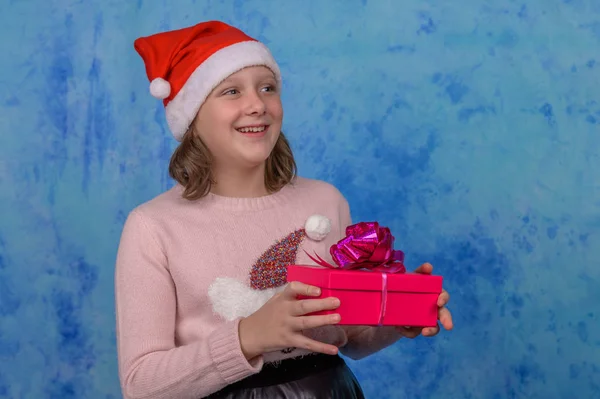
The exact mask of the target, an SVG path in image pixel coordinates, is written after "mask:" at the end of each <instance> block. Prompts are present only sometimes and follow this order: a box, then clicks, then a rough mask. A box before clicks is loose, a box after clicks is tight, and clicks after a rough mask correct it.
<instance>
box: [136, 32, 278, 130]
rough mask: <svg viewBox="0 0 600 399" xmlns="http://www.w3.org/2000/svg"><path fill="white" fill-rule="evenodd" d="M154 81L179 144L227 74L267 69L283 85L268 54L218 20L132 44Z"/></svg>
mask: <svg viewBox="0 0 600 399" xmlns="http://www.w3.org/2000/svg"><path fill="white" fill-rule="evenodd" d="M134 47H135V50H136V51H137V52H138V54H139V55H140V56H141V57H142V59H143V61H144V64H145V66H146V74H147V75H148V79H149V80H150V93H151V94H152V95H153V96H154V97H156V98H159V99H162V100H163V104H164V106H165V112H166V119H167V123H168V125H169V129H170V130H171V133H172V134H173V136H174V137H175V139H176V140H178V141H181V139H182V138H183V135H184V134H185V132H186V131H187V129H188V128H189V126H190V124H191V123H192V121H193V120H194V118H195V117H196V114H197V113H198V110H199V109H200V106H201V105H202V103H204V101H205V100H206V97H207V96H208V95H209V94H210V93H211V91H212V90H213V89H214V88H215V87H216V86H218V85H219V83H221V82H222V81H223V80H224V79H226V78H227V77H228V76H229V75H231V74H233V73H235V72H237V71H239V70H241V69H243V68H246V67H250V66H258V65H262V66H266V67H268V68H269V69H271V71H273V74H274V75H275V78H276V79H277V81H278V83H279V85H281V72H280V70H279V67H278V65H277V63H276V62H275V60H274V58H273V56H272V54H271V52H270V51H269V49H268V48H267V47H266V46H265V45H264V44H263V43H260V42H259V41H258V40H256V39H253V38H251V37H250V36H248V35H246V34H245V33H244V32H242V31H241V30H239V29H236V28H234V27H232V26H230V25H227V24H225V23H223V22H219V21H209V22H202V23H199V24H197V25H194V26H190V27H188V28H183V29H178V30H172V31H168V32H162V33H157V34H154V35H151V36H147V37H141V38H139V39H137V40H135V42H134Z"/></svg>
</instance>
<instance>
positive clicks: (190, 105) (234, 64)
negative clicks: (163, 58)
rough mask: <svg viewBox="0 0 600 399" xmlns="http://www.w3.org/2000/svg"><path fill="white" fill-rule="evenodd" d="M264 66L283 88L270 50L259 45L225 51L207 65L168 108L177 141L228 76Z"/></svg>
mask: <svg viewBox="0 0 600 399" xmlns="http://www.w3.org/2000/svg"><path fill="white" fill-rule="evenodd" d="M257 65H264V66H266V67H268V68H269V69H271V70H272V71H273V73H274V74H275V77H276V79H277V83H278V85H279V86H281V72H280V70H279V66H278V65H277V63H276V62H275V59H274V58H273V56H272V55H271V52H270V51H269V49H268V48H267V47H266V46H265V45H264V44H262V43H260V42H255V41H246V42H240V43H236V44H232V45H231V46H228V47H225V48H223V49H221V50H219V51H217V52H216V53H214V54H213V55H211V56H210V57H209V58H208V59H207V60H206V61H204V62H203V63H202V64H201V65H200V66H199V67H198V68H196V70H195V71H194V72H193V73H192V74H191V75H190V77H189V78H188V80H187V81H186V83H185V84H184V85H183V87H182V88H181V90H179V93H177V95H176V96H175V98H173V100H171V101H170V102H169V103H168V104H167V107H166V118H167V123H168V124H169V129H171V133H172V134H173V136H174V137H175V139H176V140H177V141H181V140H182V139H183V135H184V134H185V132H186V131H187V130H188V128H189V126H190V124H191V123H192V121H193V120H194V118H195V117H196V114H197V113H198V110H199V109H200V106H201V105H202V103H204V101H205V100H206V97H208V95H209V94H210V93H211V92H212V90H213V89H214V88H215V87H216V86H218V85H219V84H220V83H221V82H222V81H223V80H225V79H226V78H227V77H228V76H229V75H231V74H233V73H235V72H238V71H240V70H242V69H244V68H246V67H249V66H257Z"/></svg>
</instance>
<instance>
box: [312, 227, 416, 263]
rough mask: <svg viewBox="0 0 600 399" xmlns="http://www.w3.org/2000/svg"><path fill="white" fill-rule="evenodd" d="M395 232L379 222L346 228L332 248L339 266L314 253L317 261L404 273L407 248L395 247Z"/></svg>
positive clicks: (332, 254)
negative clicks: (393, 233) (344, 234)
mask: <svg viewBox="0 0 600 399" xmlns="http://www.w3.org/2000/svg"><path fill="white" fill-rule="evenodd" d="M394 240H395V238H394V236H393V235H392V234H391V232H390V229H389V228H387V227H380V226H379V223H377V222H361V223H357V224H353V225H351V226H348V227H347V228H346V237H344V238H343V239H341V240H340V241H338V243H337V244H335V245H332V246H331V248H330V249H329V252H330V254H331V258H332V259H333V261H334V262H335V263H336V264H337V266H334V265H331V264H329V263H328V262H326V261H325V260H323V259H322V258H321V257H319V256H318V255H317V254H315V256H314V257H313V256H311V255H310V254H308V253H306V251H304V252H305V253H306V254H307V255H308V256H309V257H310V258H311V259H312V260H313V261H314V262H315V263H317V264H319V265H321V266H324V267H328V268H333V269H340V270H357V269H364V270H369V271H374V272H382V273H404V272H406V268H405V267H404V263H403V262H404V252H402V251H398V250H394V249H393V246H394Z"/></svg>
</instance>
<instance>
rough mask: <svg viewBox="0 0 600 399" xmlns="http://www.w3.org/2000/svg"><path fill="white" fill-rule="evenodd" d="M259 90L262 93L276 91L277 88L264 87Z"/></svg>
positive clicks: (271, 86)
mask: <svg viewBox="0 0 600 399" xmlns="http://www.w3.org/2000/svg"><path fill="white" fill-rule="evenodd" d="M261 90H262V91H277V88H276V87H275V86H274V85H266V86H265V87H263V88H262V89H261Z"/></svg>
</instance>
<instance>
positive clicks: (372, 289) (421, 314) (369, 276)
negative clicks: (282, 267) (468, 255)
mask: <svg viewBox="0 0 600 399" xmlns="http://www.w3.org/2000/svg"><path fill="white" fill-rule="evenodd" d="M287 280H288V282H291V281H299V282H301V283H304V284H309V285H313V286H316V287H319V288H320V289H321V295H320V298H326V297H336V298H339V300H340V303H341V304H340V307H339V308H337V309H335V310H331V311H322V312H317V313H314V314H332V313H339V314H340V316H341V321H340V323H339V324H341V325H370V326H377V325H385V326H411V327H433V326H436V325H437V320H438V306H437V300H438V297H439V295H440V293H441V292H442V281H443V278H442V276H433V275H425V274H416V273H404V272H402V273H385V272H375V271H364V270H339V269H333V268H316V267H312V266H303V265H291V266H288V271H287Z"/></svg>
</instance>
